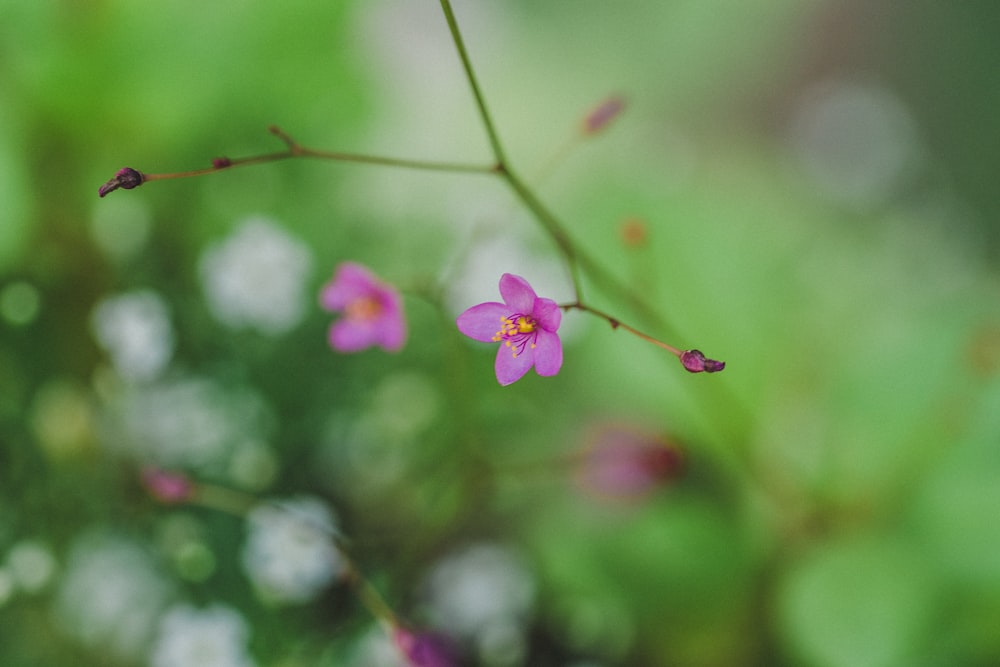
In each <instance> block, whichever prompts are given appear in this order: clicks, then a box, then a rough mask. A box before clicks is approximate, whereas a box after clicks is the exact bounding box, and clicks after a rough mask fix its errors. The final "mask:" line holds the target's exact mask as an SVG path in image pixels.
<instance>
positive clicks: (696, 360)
mask: <svg viewBox="0 0 1000 667" xmlns="http://www.w3.org/2000/svg"><path fill="white" fill-rule="evenodd" d="M680 359H681V363H682V364H684V368H685V369H687V370H688V371H689V372H691V373H718V372H719V371H721V370H722V369H723V368H725V367H726V362H724V361H716V360H715V359H706V358H705V355H704V354H702V353H701V352H700V351H699V350H686V351H684V352H681V356H680Z"/></svg>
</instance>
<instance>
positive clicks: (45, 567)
mask: <svg viewBox="0 0 1000 667" xmlns="http://www.w3.org/2000/svg"><path fill="white" fill-rule="evenodd" d="M7 566H8V568H9V569H10V572H11V573H12V574H13V576H14V579H15V580H16V581H17V584H18V587H19V588H20V589H21V590H23V591H24V592H26V593H37V592H38V591H40V590H41V589H43V588H45V586H46V585H47V584H48V583H49V581H51V580H52V575H53V574H55V571H56V559H55V556H53V555H52V550H51V549H49V548H48V547H47V546H45V545H44V544H42V543H40V542H37V541H35V540H22V541H20V542H18V543H17V544H15V545H14V546H13V547H11V549H10V552H9V553H8V554H7Z"/></svg>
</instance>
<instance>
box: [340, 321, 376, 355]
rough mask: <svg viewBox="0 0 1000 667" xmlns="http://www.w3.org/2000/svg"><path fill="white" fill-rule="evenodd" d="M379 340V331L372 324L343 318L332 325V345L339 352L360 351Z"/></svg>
mask: <svg viewBox="0 0 1000 667" xmlns="http://www.w3.org/2000/svg"><path fill="white" fill-rule="evenodd" d="M378 342H379V331H378V329H376V328H375V327H373V326H371V325H366V324H360V323H358V322H353V321H351V320H348V319H342V320H337V321H336V322H334V323H333V325H331V326H330V346H331V347H332V348H333V349H335V350H337V351H338V352H360V351H361V350H363V349H365V348H366V347H371V346H372V345H376V344H377V343H378Z"/></svg>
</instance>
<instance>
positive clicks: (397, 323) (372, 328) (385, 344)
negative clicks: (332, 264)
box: [320, 262, 406, 352]
mask: <svg viewBox="0 0 1000 667" xmlns="http://www.w3.org/2000/svg"><path fill="white" fill-rule="evenodd" d="M320 303H321V304H322V306H323V307H324V308H325V309H327V310H330V311H333V312H342V313H343V314H344V316H343V317H342V318H341V319H339V320H337V321H336V322H334V323H333V325H331V327H330V346H331V347H333V349H335V350H337V351H338V352H359V351H361V350H363V349H365V348H368V347H371V346H373V345H377V346H379V347H381V348H383V349H385V350H387V351H389V352H396V351H398V350H400V349H402V347H403V344H404V343H405V342H406V320H405V319H404V317H403V304H402V298H401V297H400V296H399V292H397V291H396V289H395V288H394V287H392V286H391V285H387V284H385V283H383V282H382V281H380V280H379V279H378V278H376V277H375V275H374V274H373V273H372V272H371V271H369V270H368V269H367V268H365V267H364V266H361V265H360V264H356V263H354V262H344V263H343V264H341V265H340V266H338V267H337V271H336V273H335V274H334V276H333V279H332V280H331V281H330V282H328V283H327V284H326V285H324V286H323V289H322V291H321V292H320Z"/></svg>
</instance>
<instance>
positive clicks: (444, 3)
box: [441, 0, 507, 165]
mask: <svg viewBox="0 0 1000 667" xmlns="http://www.w3.org/2000/svg"><path fill="white" fill-rule="evenodd" d="M441 11H442V12H444V18H445V20H446V21H447V22H448V31H449V32H451V39H452V41H453V42H454V43H455V49H457V50H458V57H459V59H461V61H462V67H464V68H465V78H466V79H468V81H469V88H470V89H472V94H473V96H474V97H475V98H476V106H477V107H478V108H479V116H480V118H482V120H483V127H484V128H485V129H486V135H487V136H488V137H489V140H490V147H492V149H493V157H494V158H496V161H497V163H498V164H500V165H506V163H507V158H506V156H505V155H504V151H503V148H502V147H501V145H500V135H499V134H497V131H496V127H495V126H494V125H493V119H492V118H491V117H490V111H489V109H488V108H487V106H486V100H485V99H484V98H483V91H482V89H480V87H479V82H478V81H477V80H476V73H475V71H474V70H473V69H472V61H471V60H470V59H469V52H468V51H466V49H465V40H463V39H462V33H461V31H459V29H458V21H456V20H455V12H454V11H453V10H452V8H451V1H450V0H441Z"/></svg>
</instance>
